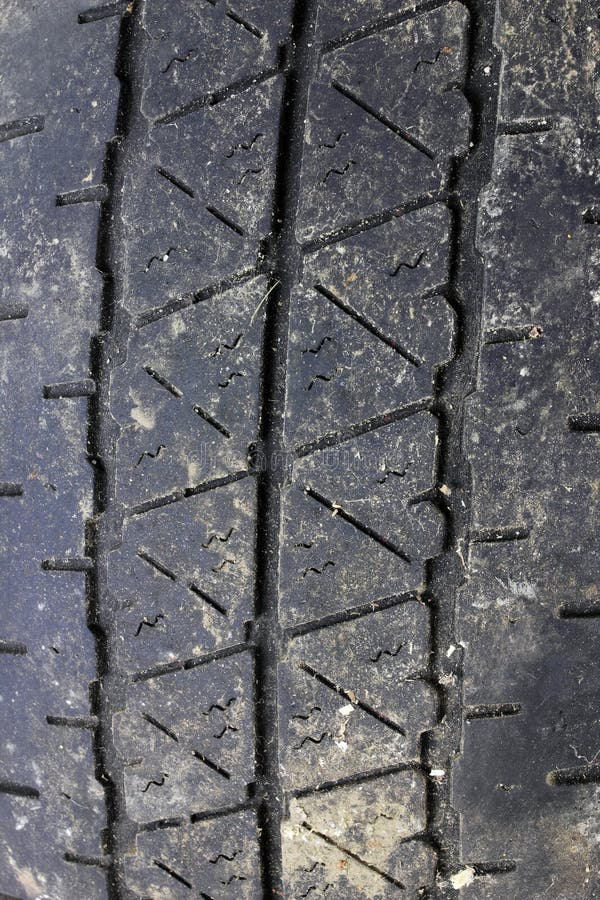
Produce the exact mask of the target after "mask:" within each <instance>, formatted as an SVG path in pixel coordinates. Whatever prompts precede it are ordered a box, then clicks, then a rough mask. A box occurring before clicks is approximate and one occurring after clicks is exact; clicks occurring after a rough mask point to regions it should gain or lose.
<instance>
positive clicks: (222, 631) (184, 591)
mask: <svg viewBox="0 0 600 900" xmlns="http://www.w3.org/2000/svg"><path fill="white" fill-rule="evenodd" d="M255 514H256V487H255V483H254V479H252V478H248V479H245V480H243V481H240V482H236V483H234V484H230V485H225V486H223V487H220V488H217V489H216V490H214V491H209V492H208V493H206V494H198V495H196V496H193V497H188V498H187V499H185V500H181V501H180V502H177V503H173V504H171V505H169V506H166V507H163V508H160V509H154V510H151V511H150V512H148V513H145V514H143V515H140V516H135V517H133V518H131V519H128V520H127V521H126V523H125V527H124V531H123V543H122V545H121V547H120V548H119V550H118V551H115V552H114V553H113V554H112V557H111V565H110V570H109V583H110V587H111V590H112V592H113V594H114V596H115V598H116V600H117V603H118V605H119V607H120V611H119V612H118V614H117V616H118V621H119V631H120V634H121V636H122V641H121V642H120V646H119V647H118V648H117V653H118V656H119V661H120V665H121V667H122V668H123V669H125V670H126V671H129V672H132V671H133V672H135V671H137V670H140V669H142V670H143V669H146V668H148V667H152V666H153V665H157V664H163V663H168V662H170V661H173V660H178V659H181V658H183V659H186V658H189V657H192V656H196V655H199V654H202V653H205V652H207V651H210V650H213V649H215V648H216V647H222V646H224V645H225V646H226V645H227V644H230V643H237V642H241V641H243V640H244V639H245V635H244V624H245V623H246V622H247V621H249V620H251V619H252V616H253V611H254V581H253V577H252V573H253V571H254V544H255Z"/></svg>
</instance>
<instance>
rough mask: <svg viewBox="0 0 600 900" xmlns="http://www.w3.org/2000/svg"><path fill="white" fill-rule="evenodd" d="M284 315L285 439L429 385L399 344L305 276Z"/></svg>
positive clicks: (314, 432)
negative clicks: (288, 320) (290, 325)
mask: <svg viewBox="0 0 600 900" xmlns="http://www.w3.org/2000/svg"><path fill="white" fill-rule="evenodd" d="M292 321H293V322H294V325H295V327H294V329H293V331H292V332H291V334H290V342H289V347H288V364H287V384H288V389H287V390H288V411H287V416H286V439H287V442H288V444H291V445H293V444H295V443H305V442H307V441H310V440H311V439H314V438H317V437H319V436H320V435H321V434H323V433H327V432H331V431H336V430H338V429H341V428H342V427H343V426H344V425H348V423H351V422H356V421H359V422H360V421H364V420H366V419H369V418H371V417H375V416H379V415H383V414H385V413H389V412H392V411H394V410H396V409H398V408H399V407H401V406H404V405H407V404H408V403H411V402H414V401H415V400H419V399H421V398H423V397H427V396H428V394H429V393H430V391H431V382H432V377H431V372H430V371H427V369H426V367H425V366H420V365H418V364H416V363H415V362H411V361H409V360H408V359H407V358H406V351H404V352H403V351H402V349H398V347H397V346H390V343H389V342H388V341H384V340H382V338H381V336H379V335H377V334H374V333H373V331H372V329H369V328H367V327H365V325H364V324H362V323H361V322H359V321H356V319H355V318H354V317H353V316H352V315H350V314H348V312H347V311H345V310H343V309H340V308H339V306H338V305H337V304H336V303H334V302H332V301H331V300H330V299H329V298H328V297H326V296H324V295H323V294H322V293H321V292H319V291H317V290H315V289H314V288H313V287H312V286H311V285H310V284H305V285H303V286H301V287H299V288H298V290H297V291H296V292H295V295H294V298H293V301H292ZM311 351H314V352H311ZM315 420H316V423H317V424H316V426H315Z"/></svg>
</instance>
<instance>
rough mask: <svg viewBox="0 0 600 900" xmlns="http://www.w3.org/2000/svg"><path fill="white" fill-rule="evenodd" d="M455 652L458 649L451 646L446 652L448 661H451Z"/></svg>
mask: <svg viewBox="0 0 600 900" xmlns="http://www.w3.org/2000/svg"><path fill="white" fill-rule="evenodd" d="M455 650H456V647H455V646H454V644H450V646H449V647H448V649H447V650H446V656H447V657H448V659H450V657H451V656H452V654H453V653H454V652H455Z"/></svg>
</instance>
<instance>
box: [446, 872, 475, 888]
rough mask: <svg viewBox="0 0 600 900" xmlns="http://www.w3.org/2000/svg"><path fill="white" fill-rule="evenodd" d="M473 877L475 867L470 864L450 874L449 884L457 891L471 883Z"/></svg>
mask: <svg viewBox="0 0 600 900" xmlns="http://www.w3.org/2000/svg"><path fill="white" fill-rule="evenodd" d="M474 878H475V869H474V868H473V867H472V866H465V868H464V869H461V870H460V872H457V873H456V875H451V876H450V884H451V885H452V887H453V888H454V890H455V891H459V890H460V889H461V888H464V887H468V886H469V885H470V884H472V883H473V879H474Z"/></svg>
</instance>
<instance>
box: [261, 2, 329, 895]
mask: <svg viewBox="0 0 600 900" xmlns="http://www.w3.org/2000/svg"><path fill="white" fill-rule="evenodd" d="M316 14H317V3H316V0H296V2H295V5H294V13H293V20H292V31H291V39H290V60H289V68H288V70H287V72H286V78H285V86H284V91H283V98H282V106H281V122H280V131H279V147H278V161H277V171H276V183H275V200H274V204H273V219H272V238H273V241H274V245H273V249H274V262H275V265H274V275H273V278H272V282H271V285H270V287H271V291H270V293H269V295H268V300H267V309H266V322H265V340H264V362H263V380H262V404H263V407H262V408H263V410H264V412H263V419H262V422H261V435H260V437H261V440H262V444H263V449H264V451H265V452H264V456H265V459H266V461H267V465H266V467H265V470H264V471H263V472H262V473H261V474H260V476H259V486H258V527H257V535H258V538H257V561H256V564H257V575H256V579H257V581H256V632H255V641H256V691H255V701H256V731H257V756H256V759H257V785H256V787H257V797H258V799H259V808H258V814H259V826H260V828H261V859H262V871H263V892H264V896H265V897H273V898H275V897H283V896H284V894H283V878H282V859H281V819H282V812H283V809H282V804H283V793H282V784H281V780H280V773H279V733H278V722H279V709H278V690H277V666H278V660H279V657H280V654H281V651H282V643H283V634H282V630H281V627H280V624H279V610H278V593H279V532H280V523H281V492H282V487H283V475H284V473H283V471H282V470H281V467H277V466H276V465H274V462H275V460H277V459H281V458H282V455H283V453H284V434H283V431H284V408H285V377H284V375H285V368H286V359H287V343H288V326H289V315H290V312H289V311H290V298H291V294H292V291H293V289H294V286H295V284H296V282H297V280H298V277H299V274H300V267H301V263H302V251H301V248H300V245H299V244H298V241H297V239H296V218H297V214H298V207H299V200H300V170H301V163H302V152H303V144H304V121H305V116H306V110H307V106H308V92H309V86H310V81H311V78H312V75H313V71H314V69H315V66H316V63H317V57H318V48H317V46H316V42H315V23H316Z"/></svg>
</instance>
